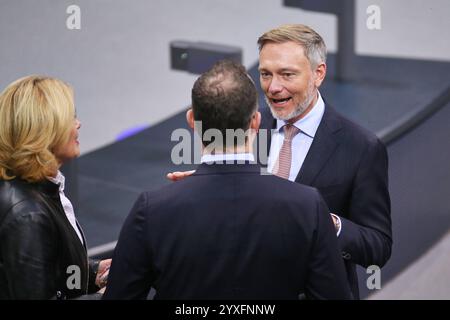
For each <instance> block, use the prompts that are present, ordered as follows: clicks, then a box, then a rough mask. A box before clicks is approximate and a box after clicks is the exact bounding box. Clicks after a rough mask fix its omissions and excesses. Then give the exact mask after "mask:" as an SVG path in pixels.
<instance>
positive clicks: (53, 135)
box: [0, 75, 75, 182]
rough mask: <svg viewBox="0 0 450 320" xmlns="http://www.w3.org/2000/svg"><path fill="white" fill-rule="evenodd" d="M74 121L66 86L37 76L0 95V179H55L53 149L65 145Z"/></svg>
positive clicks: (14, 83)
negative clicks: (52, 177)
mask: <svg viewBox="0 0 450 320" xmlns="http://www.w3.org/2000/svg"><path fill="white" fill-rule="evenodd" d="M74 119H75V107H74V102H73V91H72V88H71V87H70V86H69V85H68V84H66V83H64V82H62V81H61V80H58V79H55V78H50V77H43V76H36V75H33V76H28V77H24V78H21V79H18V80H16V81H14V82H13V83H11V84H10V85H9V86H8V87H7V88H6V89H5V90H4V91H3V92H2V93H1V95H0V179H3V180H10V179H14V178H16V177H17V178H20V179H23V180H26V181H28V182H38V181H43V180H45V179H46V178H47V177H50V176H55V175H56V173H57V170H58V168H59V163H58V160H57V159H56V158H55V155H54V153H53V150H55V149H56V148H57V147H59V146H63V145H65V144H67V143H68V141H69V137H70V131H71V129H72V127H73V121H74Z"/></svg>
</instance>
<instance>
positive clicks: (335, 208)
mask: <svg viewBox="0 0 450 320" xmlns="http://www.w3.org/2000/svg"><path fill="white" fill-rule="evenodd" d="M258 45H259V50H260V56H259V71H260V82H261V88H262V89H263V91H264V94H265V98H266V102H267V104H268V105H269V107H270V110H269V108H265V109H264V110H262V123H261V128H264V129H273V131H272V134H269V137H268V141H269V142H268V144H267V147H268V148H269V147H270V152H269V157H268V171H269V172H272V173H274V174H276V175H278V176H280V177H283V178H286V179H289V180H291V181H295V182H298V183H301V184H305V185H309V186H313V187H315V188H317V189H318V190H319V191H320V193H321V195H322V196H323V198H324V199H325V202H326V203H327V205H328V207H329V209H330V212H331V214H332V217H333V221H334V223H335V228H336V232H337V234H338V243H339V247H340V249H341V252H342V257H343V259H344V260H345V264H346V269H347V276H348V280H349V283H350V286H351V289H352V291H353V295H354V297H359V290H358V279H357V275H356V268H355V264H358V265H361V266H363V267H368V266H370V265H377V266H379V267H382V266H383V265H384V264H385V263H386V262H387V260H388V259H389V257H390V255H391V246H392V232H391V218H390V198H389V191H388V158H387V152H386V148H385V146H384V145H383V144H382V142H380V140H379V139H378V138H377V137H376V136H375V135H374V134H372V133H371V132H369V131H367V130H365V129H363V128H361V127H360V126H358V125H356V124H354V123H352V122H351V121H349V120H347V119H345V118H344V117H342V116H341V115H339V114H338V113H337V112H336V111H335V110H334V109H333V108H332V107H331V106H330V105H328V104H327V103H325V102H324V100H323V99H322V97H321V95H320V93H319V91H318V88H319V87H320V85H321V83H322V81H323V80H324V78H325V75H326V64H325V63H326V47H325V43H324V41H323V39H322V37H321V36H320V35H319V34H317V33H316V32H315V31H314V30H312V29H311V28H309V27H307V26H304V25H300V24H296V25H284V26H281V27H279V28H276V29H273V30H270V31H268V32H266V33H264V34H263V35H262V36H261V37H260V38H259V39H258ZM286 124H290V125H292V126H295V127H296V128H297V132H296V134H295V136H294V137H293V138H292V141H291V142H290V147H291V152H292V156H291V159H290V168H289V171H286V170H284V171H283V170H280V168H279V166H278V160H277V159H278V158H279V153H280V150H282V149H283V145H284V142H283V139H285V132H284V131H285V130H284V128H285V125H286Z"/></svg>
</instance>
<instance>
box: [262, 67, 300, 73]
mask: <svg viewBox="0 0 450 320" xmlns="http://www.w3.org/2000/svg"><path fill="white" fill-rule="evenodd" d="M258 70H259V71H260V72H261V71H267V69H266V68H258ZM286 71H289V72H300V70H298V69H295V68H282V69H280V70H276V71H275V72H278V73H283V72H286Z"/></svg>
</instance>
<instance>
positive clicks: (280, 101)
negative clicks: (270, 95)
mask: <svg viewBox="0 0 450 320" xmlns="http://www.w3.org/2000/svg"><path fill="white" fill-rule="evenodd" d="M291 99H292V98H291V97H288V98H284V99H270V101H271V102H272V103H273V104H275V105H283V104H285V103H287V102H288V101H289V100H291Z"/></svg>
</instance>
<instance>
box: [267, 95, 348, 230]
mask: <svg viewBox="0 0 450 320" xmlns="http://www.w3.org/2000/svg"><path fill="white" fill-rule="evenodd" d="M317 94H318V99H317V101H316V104H315V105H314V106H313V108H312V109H311V111H310V112H309V113H308V114H307V115H306V116H305V117H304V118H302V119H300V120H298V121H296V122H295V123H293V125H294V126H296V127H297V128H298V129H300V132H299V133H297V135H295V136H294V138H293V139H292V158H291V171H290V172H289V180H290V181H295V179H296V178H297V176H298V174H299V172H300V170H301V168H302V166H303V162H304V161H305V158H306V155H307V154H308V151H309V148H310V147H311V144H312V143H313V140H314V137H315V135H316V132H317V129H318V128H319V125H320V122H321V121H322V117H323V114H324V112H325V103H324V102H323V99H322V96H321V95H320V92H319V91H317ZM286 123H287V122H286V121H283V120H278V119H277V127H276V130H275V131H274V132H273V134H272V140H271V143H270V153H269V159H268V163H267V166H268V171H269V172H272V171H273V167H274V166H275V163H276V161H277V159H278V155H279V153H280V149H281V146H282V145H283V140H284V130H283V129H284V128H283V126H284V125H285V124H286ZM331 215H332V216H334V217H335V218H336V219H337V220H338V221H339V229H338V230H337V235H338V236H339V234H340V233H341V230H342V224H341V219H340V218H339V216H338V215H336V214H333V213H331Z"/></svg>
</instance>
